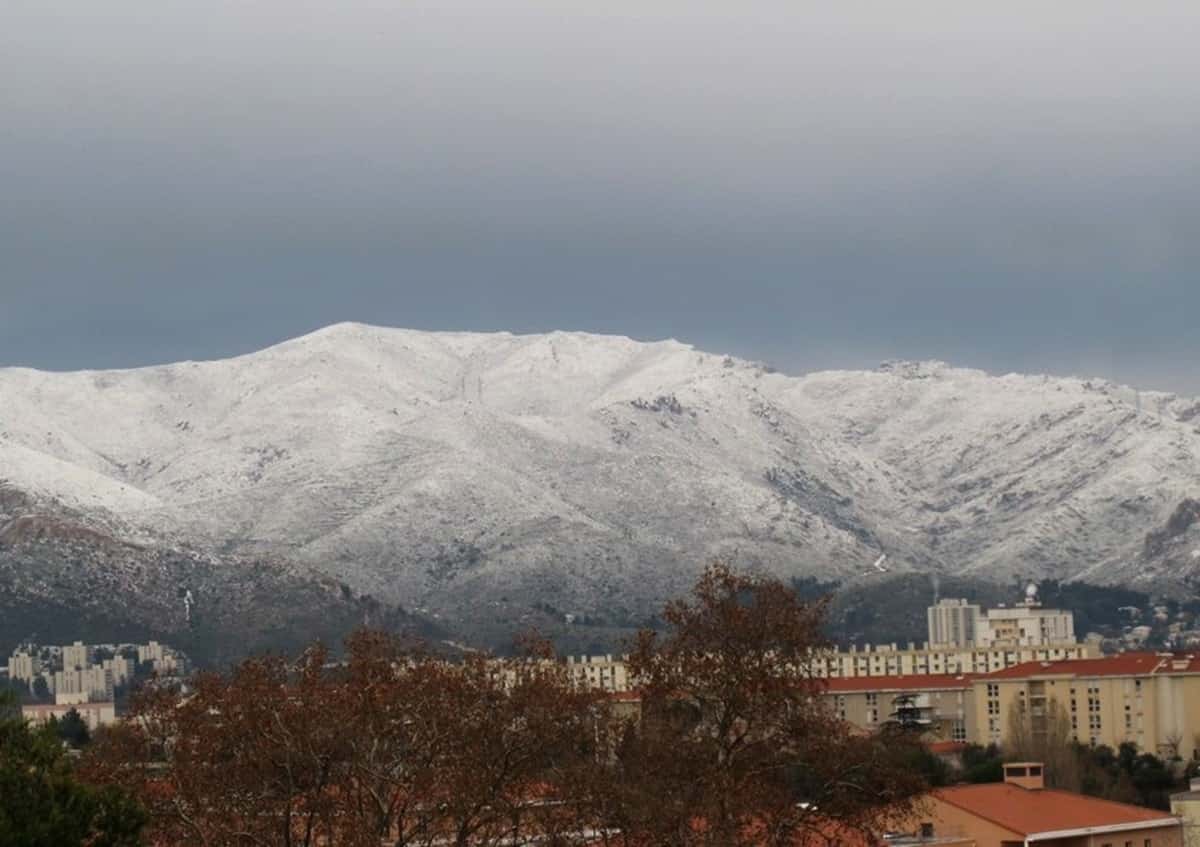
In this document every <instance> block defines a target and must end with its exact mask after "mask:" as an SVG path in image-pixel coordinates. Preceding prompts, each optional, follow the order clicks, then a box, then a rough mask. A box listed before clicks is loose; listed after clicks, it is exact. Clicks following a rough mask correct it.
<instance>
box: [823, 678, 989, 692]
mask: <svg viewBox="0 0 1200 847" xmlns="http://www.w3.org/2000/svg"><path fill="white" fill-rule="evenodd" d="M974 678H975V677H974V676H973V675H972V674H909V675H907V676H847V677H829V678H828V679H826V680H824V681H825V683H826V685H827V687H828V690H829V691H832V692H833V693H835V694H839V693H842V692H847V691H937V690H939V689H947V688H949V689H954V690H959V689H967V688H970V687H971V680H973V679H974Z"/></svg>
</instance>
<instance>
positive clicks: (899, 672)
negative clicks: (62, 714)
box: [812, 642, 1100, 679]
mask: <svg viewBox="0 0 1200 847" xmlns="http://www.w3.org/2000/svg"><path fill="white" fill-rule="evenodd" d="M1099 655H1100V649H1099V647H1098V646H1097V645H1096V644H1095V643H1093V642H1086V643H1083V644H1075V643H1062V644H1047V645H1041V646H1028V645H1027V646H1009V647H998V646H994V647H930V646H928V645H925V646H922V647H917V646H916V645H915V644H909V645H908V646H907V647H904V648H901V647H897V646H896V645H895V644H883V645H876V646H874V647H872V646H871V645H869V644H868V645H866V646H865V647H862V648H858V647H850V648H848V649H844V650H830V651H827V652H824V653H818V654H815V655H814V656H813V658H812V669H813V673H814V674H815V675H816V676H818V677H828V678H831V679H832V678H843V679H845V678H850V677H862V676H916V675H919V674H934V675H943V674H951V675H956V674H983V673H991V672H993V671H999V670H1004V669H1005V668H1011V667H1013V666H1014V665H1020V664H1024V663H1027V662H1057V661H1063V660H1066V659H1088V658H1095V657H1098V656H1099Z"/></svg>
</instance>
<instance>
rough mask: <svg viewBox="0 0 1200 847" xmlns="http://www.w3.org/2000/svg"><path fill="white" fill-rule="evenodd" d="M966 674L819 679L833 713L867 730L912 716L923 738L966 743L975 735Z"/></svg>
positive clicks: (971, 701) (972, 693)
mask: <svg viewBox="0 0 1200 847" xmlns="http://www.w3.org/2000/svg"><path fill="white" fill-rule="evenodd" d="M974 693H975V689H974V685H973V683H972V678H971V677H967V676H946V675H934V674H923V675H917V676H894V677H887V678H873V677H865V676H863V677H850V678H841V679H828V680H826V681H825V696H826V697H827V698H829V701H830V705H831V706H832V707H833V709H834V711H835V712H836V713H837V715H838V717H840V718H841V719H842V720H844V721H847V722H848V723H850V724H853V725H854V726H856V727H858V728H860V729H862V730H864V731H866V732H872V731H874V730H877V729H879V727H880V726H882V725H883V724H885V723H888V722H890V721H894V722H900V723H906V722H909V721H913V720H915V721H916V722H918V723H919V724H920V726H921V727H922V729H924V730H925V732H926V733H927V734H928V736H929V737H931V738H934V739H940V740H945V741H953V742H968V741H971V740H972V739H974V738H975V737H976V736H977V735H978V727H976V725H975V720H976V714H977V710H976V709H975V706H974V702H973V699H972V698H973V697H974Z"/></svg>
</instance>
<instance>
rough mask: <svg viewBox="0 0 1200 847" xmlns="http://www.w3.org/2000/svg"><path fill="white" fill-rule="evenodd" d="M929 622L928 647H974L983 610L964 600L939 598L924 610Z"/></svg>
mask: <svg viewBox="0 0 1200 847" xmlns="http://www.w3.org/2000/svg"><path fill="white" fill-rule="evenodd" d="M926 617H927V619H928V622H929V647H930V648H934V649H937V648H943V647H974V646H976V645H977V644H978V632H979V622H980V620H982V618H983V612H982V610H981V609H980V607H979V606H976V605H974V604H971V603H968V602H967V601H966V600H960V599H957V598H950V599H946V600H939V601H938V604H937V605H936V606H930V607H929V609H928V611H927V612H926Z"/></svg>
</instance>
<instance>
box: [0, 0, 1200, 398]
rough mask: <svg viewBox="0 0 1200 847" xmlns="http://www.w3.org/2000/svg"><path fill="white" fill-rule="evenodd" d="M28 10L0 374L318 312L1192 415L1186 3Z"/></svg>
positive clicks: (204, 351)
mask: <svg viewBox="0 0 1200 847" xmlns="http://www.w3.org/2000/svg"><path fill="white" fill-rule="evenodd" d="M592 5H593V8H585V7H583V6H579V5H577V4H571V5H570V6H564V5H562V4H549V3H534V2H514V3H485V2H482V0H473V2H461V3H456V2H446V0H439V2H428V3H421V2H416V3H382V2H373V1H372V0H348V2H345V3H339V4H328V3H323V2H322V3H318V2H309V0H288V2H286V3H285V2H283V0H264V2H261V3H255V4H241V3H234V2H222V0H217V2H211V0H205V2H201V0H172V2H169V3H163V4H156V5H148V4H142V3H133V2H117V3H111V4H99V5H98V4H89V3H84V2H82V0H38V2H32V0H29V2H23V1H22V0H19V1H18V2H16V3H14V4H11V8H8V9H6V15H5V17H6V21H5V27H4V29H3V31H0V114H3V115H4V118H3V120H2V121H0V187H2V193H0V260H2V262H3V266H2V267H0V363H10V364H30V365H35V366H40V367H49V368H73V367H101V366H124V365H133V364H140V363H146V362H155V361H165V360H172V359H178V358H187V357H191V358H198V357H213V356H222V355H228V354H231V353H235V352H243V351H246V350H249V349H253V348H255V347H259V346H262V345H264V344H267V343H270V342H272V341H275V340H278V339H280V338H284V337H287V336H290V335H294V334H297V333H299V332H303V331H305V330H308V329H311V328H314V327H316V326H320V325H322V324H326V323H330V322H333V321H336V320H344V319H356V320H365V321H373V322H378V323H386V324H393V325H403V326H412V327H417V328H428V329H439V328H448V329H511V330H515V331H534V330H545V329H552V328H577V329H588V330H596V331H606V332H622V333H627V334H631V335H634V336H637V337H645V338H657V337H664V336H676V337H679V338H682V339H685V340H689V341H692V342H694V343H696V344H698V345H701V346H704V347H708V348H711V349H715V350H726V349H728V350H733V351H735V352H738V353H741V354H743V355H747V356H751V357H755V358H766V359H771V360H773V361H775V362H776V363H778V364H779V365H781V366H782V367H785V368H788V369H792V370H804V369H808V368H817V367H830V366H860V365H869V364H872V363H874V362H875V361H876V360H878V359H882V358H896V357H904V358H933V357H936V358H942V359H946V360H949V361H953V362H957V363H963V364H969V365H974V366H980V367H985V368H989V369H992V370H998V371H1007V370H1028V371H1050V372H1086V373H1089V374H1098V375H1102V376H1109V377H1113V378H1116V379H1120V380H1125V381H1131V382H1137V383H1139V384H1142V385H1145V386H1148V387H1165V388H1170V389H1174V390H1180V391H1188V392H1195V393H1200V376H1197V374H1196V368H1195V367H1194V364H1193V363H1194V362H1195V361H1196V360H1197V358H1198V355H1197V354H1200V342H1198V341H1197V340H1196V338H1197V334H1196V331H1195V327H1196V316H1197V314H1198V313H1200V285H1198V284H1197V273H1196V269H1197V268H1198V267H1200V261H1198V260H1200V245H1198V243H1197V233H1200V169H1197V168H1195V167H1194V163H1195V153H1194V149H1195V139H1196V138H1197V136H1198V130H1200V86H1197V85H1196V84H1195V80H1196V79H1200V58H1198V56H1200V54H1198V52H1197V51H1195V50H1194V49H1193V46H1194V45H1193V44H1192V43H1191V34H1192V33H1194V32H1195V31H1196V25H1197V24H1198V23H1200V11H1197V10H1196V9H1195V8H1194V7H1191V6H1190V5H1187V4H1179V5H1176V6H1171V7H1157V8H1155V9H1152V10H1148V9H1146V8H1141V7H1139V8H1134V7H1133V6H1131V5H1129V4H1126V3H1104V2H1100V3H1095V2H1092V3H1086V4H1085V3H1072V2H1067V3H1061V4H1052V5H1050V6H1047V5H1046V4H1033V3H1029V4H1021V3H1010V4H1003V5H997V6H995V7H994V8H991V9H983V8H980V7H979V6H978V4H961V3H946V2H937V3H926V4H918V6H917V7H912V4H908V5H893V6H889V7H883V6H880V5H878V4H863V5H862V6H861V7H860V6H858V5H857V4H835V7H831V8H830V9H823V10H818V9H815V8H812V7H810V5H809V4H794V3H773V2H760V3H748V4H743V3H737V4H733V3H721V4H717V3H704V2H701V3H696V2H694V0H693V2H686V3H685V2H662V3H654V4H636V5H633V4H592Z"/></svg>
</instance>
